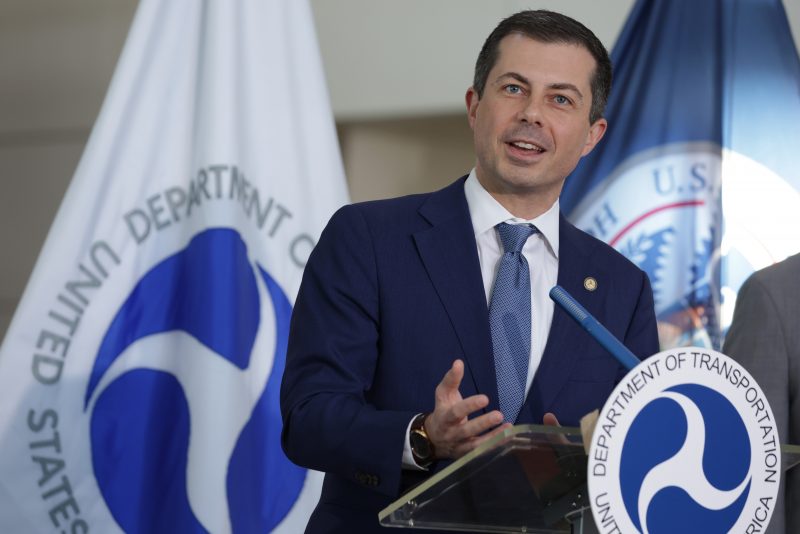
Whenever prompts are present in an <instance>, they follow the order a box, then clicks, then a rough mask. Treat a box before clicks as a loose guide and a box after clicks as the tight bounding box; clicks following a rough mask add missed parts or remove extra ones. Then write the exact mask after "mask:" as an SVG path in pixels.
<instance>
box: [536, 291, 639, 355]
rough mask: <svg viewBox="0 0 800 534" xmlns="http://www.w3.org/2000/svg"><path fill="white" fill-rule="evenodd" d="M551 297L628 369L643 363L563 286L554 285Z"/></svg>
mask: <svg viewBox="0 0 800 534" xmlns="http://www.w3.org/2000/svg"><path fill="white" fill-rule="evenodd" d="M550 298H551V299H553V301H555V303H556V304H558V305H559V306H561V308H562V309H563V310H564V311H565V312H567V313H568V314H569V315H570V317H572V318H573V319H575V322H576V323H578V324H579V325H581V326H582V327H583V329H584V330H586V331H587V332H589V335H590V336H592V337H593V338H594V339H595V340H596V341H597V342H598V343H600V345H602V346H603V348H604V349H606V350H607V351H608V352H610V353H611V355H612V356H614V357H615V358H616V359H617V360H618V361H619V363H621V364H622V365H624V366H625V368H626V369H628V370H631V369H633V368H634V367H636V366H637V365H639V363H641V362H640V361H639V358H637V357H636V356H635V355H634V354H633V353H632V352H631V351H630V350H628V347H626V346H625V345H623V344H622V343H621V342H620V340H618V339H617V338H615V337H614V334H612V333H611V332H609V331H608V330H606V327H605V326H603V325H601V324H600V321H598V320H597V319H595V318H594V317H593V316H592V314H590V313H589V312H588V311H586V308H584V307H583V306H581V305H580V304H578V301H577V300H575V299H574V298H573V297H572V295H570V294H569V293H567V291H566V290H565V289H564V288H563V287H561V286H555V287H553V289H551V290H550Z"/></svg>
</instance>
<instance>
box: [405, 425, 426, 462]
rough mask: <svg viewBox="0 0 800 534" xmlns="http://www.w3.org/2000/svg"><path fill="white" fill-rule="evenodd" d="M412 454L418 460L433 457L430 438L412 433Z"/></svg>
mask: <svg viewBox="0 0 800 534" xmlns="http://www.w3.org/2000/svg"><path fill="white" fill-rule="evenodd" d="M409 441H410V442H411V452H413V453H414V454H415V455H416V456H417V457H418V458H422V459H424V460H427V459H428V458H430V456H431V446H430V443H429V442H428V438H426V437H425V436H423V435H422V434H419V433H417V432H412V433H411V436H410V440H409Z"/></svg>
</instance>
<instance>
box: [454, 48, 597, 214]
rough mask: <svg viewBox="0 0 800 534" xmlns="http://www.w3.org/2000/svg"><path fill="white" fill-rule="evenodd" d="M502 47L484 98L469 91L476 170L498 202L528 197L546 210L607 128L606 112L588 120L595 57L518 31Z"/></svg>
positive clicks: (467, 97) (580, 49)
mask: <svg viewBox="0 0 800 534" xmlns="http://www.w3.org/2000/svg"><path fill="white" fill-rule="evenodd" d="M498 51H499V54H498V58H497V62H496V63H495V65H494V67H492V70H491V71H490V72H489V76H488V78H487V80H486V87H485V88H484V91H483V97H481V98H478V94H477V93H476V92H475V90H474V89H473V88H470V89H469V90H468V91H467V95H466V99H467V109H468V113H469V123H470V127H471V128H472V131H473V136H474V140H475V153H476V157H477V163H476V167H475V170H476V173H477V176H478V179H479V181H480V182H481V184H482V185H483V186H484V187H485V188H486V189H487V190H488V191H489V192H490V193H492V194H493V196H495V197H496V198H498V200H500V201H501V203H503V201H502V198H509V197H515V198H517V199H525V198H527V199H534V202H535V203H537V204H540V205H541V206H542V207H544V208H545V209H546V208H547V207H549V206H550V205H552V203H553V202H555V200H556V198H557V197H558V195H559V194H560V193H561V187H562V185H563V184H564V179H565V178H566V177H567V175H568V174H569V173H570V172H572V170H573V169H574V168H575V166H576V165H577V164H578V160H580V158H581V157H583V156H584V155H586V154H588V153H589V152H590V151H591V150H592V148H594V146H595V145H596V144H597V142H598V141H599V140H600V138H601V137H602V136H603V133H604V132H605V129H606V121H605V120H604V119H599V120H597V121H596V122H595V123H594V124H590V123H589V110H590V107H591V104H592V93H591V86H590V80H591V76H592V73H593V72H594V69H595V65H596V62H595V60H594V58H593V57H592V56H591V54H590V53H589V52H588V51H587V50H586V49H585V48H583V47H580V46H577V45H573V44H564V43H542V42H539V41H535V40H533V39H530V38H529V37H525V36H523V35H521V34H516V33H514V34H510V35H508V36H506V37H505V38H503V40H502V41H500V45H499V49H498ZM507 207H508V206H507ZM512 213H513V210H512ZM515 215H518V214H517V213H515ZM536 215H538V213H536Z"/></svg>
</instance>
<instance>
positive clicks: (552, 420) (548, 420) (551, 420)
mask: <svg viewBox="0 0 800 534" xmlns="http://www.w3.org/2000/svg"><path fill="white" fill-rule="evenodd" d="M542 423H543V424H545V425H549V426H561V424H560V423H559V422H558V418H557V417H556V414H554V413H550V412H547V413H546V414H544V417H543V418H542Z"/></svg>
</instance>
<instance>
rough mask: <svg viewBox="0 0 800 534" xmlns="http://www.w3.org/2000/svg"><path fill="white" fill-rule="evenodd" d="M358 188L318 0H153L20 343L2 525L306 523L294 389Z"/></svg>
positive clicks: (242, 526) (8, 395)
mask: <svg viewBox="0 0 800 534" xmlns="http://www.w3.org/2000/svg"><path fill="white" fill-rule="evenodd" d="M345 202H347V191H346V185H345V181H344V172H343V168H342V163H341V159H340V155H339V151H338V146H337V141H336V132H335V128H334V124H333V118H332V115H331V111H330V107H329V102H328V96H327V92H326V89H325V81H324V76H323V72H322V65H321V61H320V57H319V52H318V48H317V42H316V37H315V34H314V29H313V23H312V16H311V11H310V7H309V5H308V2H307V1H306V0H269V1H267V0H235V1H234V0H208V1H199V0H194V1H187V2H173V1H164V0H142V1H141V3H140V5H139V8H138V10H137V13H136V16H135V18H134V22H133V25H132V28H131V30H130V33H129V36H128V39H127V42H126V44H125V47H124V50H123V53H122V56H121V58H120V60H119V64H118V66H117V69H116V72H115V74H114V77H113V80H112V82H111V86H110V88H109V91H108V94H107V96H106V100H105V102H104V104H103V107H102V110H101V112H100V115H99V117H98V119H97V122H96V124H95V126H94V129H93V131H92V134H91V136H90V139H89V143H88V145H87V147H86V150H85V153H84V155H83V158H82V159H81V162H80V164H79V166H78V169H77V171H76V173H75V176H74V178H73V181H72V183H71V185H70V187H69V189H68V191H67V194H66V196H65V198H64V200H63V203H62V205H61V208H60V209H59V212H58V214H57V216H56V218H55V221H54V223H53V226H52V228H51V230H50V233H49V235H48V238H47V240H46V242H45V245H44V248H43V250H42V252H41V255H40V257H39V260H38V262H37V264H36V267H35V269H34V271H33V274H32V275H31V279H30V281H29V283H28V287H27V288H26V290H25V293H24V295H23V298H22V300H21V303H20V305H19V307H18V309H17V312H16V314H15V316H14V319H13V320H12V323H11V325H10V327H9V330H8V333H7V336H6V338H5V340H4V343H3V345H2V349H0V391H2V394H3V402H2V403H0V450H2V451H3V452H2V456H0V531H1V532H67V533H71V534H81V533H87V532H103V533H106V532H109V533H110V532H123V531H124V532H128V533H136V532H141V533H161V532H163V533H175V532H212V533H249V532H270V531H274V532H285V533H294V532H301V531H302V529H303V528H304V525H305V522H306V519H307V516H308V514H309V513H310V510H311V509H312V508H313V505H314V504H315V503H316V498H317V496H318V491H319V485H320V478H319V474H317V473H308V472H306V471H305V470H303V469H300V468H298V467H296V466H294V465H292V464H291V463H290V462H289V461H288V460H287V459H286V458H285V457H284V455H283V453H282V451H281V447H280V432H281V418H280V413H279V407H278V393H279V391H278V390H279V386H280V380H281V375H282V371H283V366H284V360H285V348H286V342H287V334H288V328H289V318H290V315H291V311H292V304H293V301H294V297H295V294H296V292H297V289H298V287H299V284H300V279H301V275H302V271H303V267H304V265H305V263H306V260H307V258H308V255H309V253H310V251H311V249H312V248H313V246H314V244H315V241H316V239H317V238H318V235H319V233H320V232H321V230H322V228H323V226H324V224H325V223H326V222H327V220H328V218H329V217H330V215H331V214H332V213H333V211H334V210H335V209H336V208H338V207H339V206H340V205H342V204H344V203H345Z"/></svg>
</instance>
